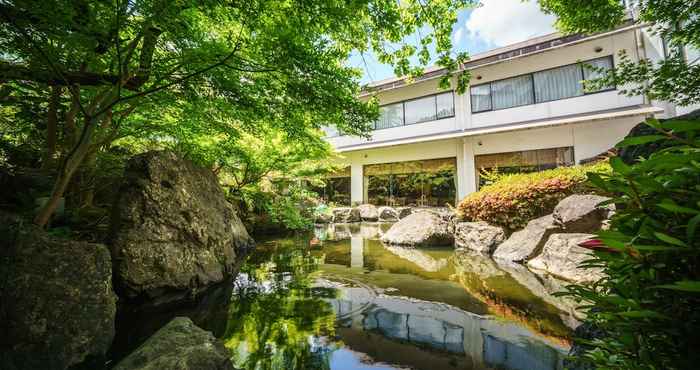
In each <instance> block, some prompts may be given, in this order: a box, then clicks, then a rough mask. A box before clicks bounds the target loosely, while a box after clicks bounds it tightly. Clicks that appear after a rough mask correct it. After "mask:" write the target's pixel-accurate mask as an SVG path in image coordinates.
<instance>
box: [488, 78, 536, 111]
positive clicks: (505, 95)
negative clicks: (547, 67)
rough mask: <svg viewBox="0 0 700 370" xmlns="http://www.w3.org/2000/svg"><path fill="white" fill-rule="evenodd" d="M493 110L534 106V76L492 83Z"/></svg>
mask: <svg viewBox="0 0 700 370" xmlns="http://www.w3.org/2000/svg"><path fill="white" fill-rule="evenodd" d="M491 95H492V98H493V99H492V101H493V103H492V104H493V109H504V108H510V107H517V106H520V105H526V104H532V103H533V101H532V100H533V99H532V76H531V75H525V76H520V77H513V78H509V79H507V80H501V81H496V82H492V83H491Z"/></svg>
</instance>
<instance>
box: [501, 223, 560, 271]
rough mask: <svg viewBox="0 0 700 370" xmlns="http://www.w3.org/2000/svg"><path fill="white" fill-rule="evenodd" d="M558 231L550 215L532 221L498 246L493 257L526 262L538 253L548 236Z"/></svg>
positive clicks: (558, 228)
mask: <svg viewBox="0 0 700 370" xmlns="http://www.w3.org/2000/svg"><path fill="white" fill-rule="evenodd" d="M560 231H561V228H560V227H559V226H557V225H556V224H555V223H554V217H553V216H552V215H547V216H544V217H540V218H537V219H534V220H532V221H530V222H528V223H527V226H525V228H524V229H522V230H520V231H516V232H514V233H513V234H511V236H510V237H509V238H508V239H507V240H506V241H505V242H503V243H502V244H501V245H499V246H498V248H496V251H495V252H494V253H493V257H494V258H497V259H501V260H505V261H513V262H524V261H527V260H529V259H531V258H534V257H535V256H536V255H537V254H539V253H540V251H541V250H542V248H543V247H544V243H546V242H547V240H548V239H549V236H550V235H552V234H554V233H556V232H560Z"/></svg>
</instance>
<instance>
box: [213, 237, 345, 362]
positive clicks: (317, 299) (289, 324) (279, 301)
mask: <svg viewBox="0 0 700 370" xmlns="http://www.w3.org/2000/svg"><path fill="white" fill-rule="evenodd" d="M296 245H298V244H297V241H291V242H287V243H280V244H276V245H274V246H265V247H263V250H262V251H259V252H258V253H255V255H253V256H251V260H250V261H248V263H246V264H245V265H244V266H243V268H242V269H241V273H240V277H241V278H239V279H238V281H237V284H238V286H237V287H236V289H235V292H234V299H235V303H234V304H233V305H232V306H231V311H230V317H229V321H228V326H227V329H226V334H225V335H224V340H225V342H226V346H227V347H228V348H229V349H231V350H232V359H233V361H234V364H235V366H236V367H238V368H245V369H328V368H330V364H329V358H330V352H331V351H332V350H333V349H334V348H335V347H334V346H333V345H328V344H322V343H320V342H319V339H318V337H320V336H332V335H333V332H334V322H335V313H334V311H333V309H332V308H331V306H330V305H329V304H328V303H327V302H325V301H324V300H323V299H324V298H328V297H329V296H330V297H333V295H334V294H335V291H333V290H327V289H326V290H319V289H312V288H311V287H310V286H311V283H312V282H313V280H314V275H313V274H312V273H313V272H314V271H316V270H317V269H318V262H319V261H318V259H316V258H314V257H312V256H311V255H310V254H309V253H308V251H306V250H302V249H298V247H296Z"/></svg>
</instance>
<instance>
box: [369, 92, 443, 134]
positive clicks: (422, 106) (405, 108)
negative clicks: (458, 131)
mask: <svg viewBox="0 0 700 370" xmlns="http://www.w3.org/2000/svg"><path fill="white" fill-rule="evenodd" d="M379 113H380V115H379V120H377V122H375V124H374V128H375V129H376V130H378V129H383V128H390V127H397V126H403V125H410V124H414V123H421V122H428V121H434V120H436V119H441V118H448V117H454V115H455V104H454V97H453V94H452V91H450V92H446V93H442V94H437V95H431V96H426V97H424V98H418V99H414V100H408V101H405V102H400V103H394V104H390V105H385V106H383V107H380V108H379Z"/></svg>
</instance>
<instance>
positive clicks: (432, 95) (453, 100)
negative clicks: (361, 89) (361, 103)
mask: <svg viewBox="0 0 700 370" xmlns="http://www.w3.org/2000/svg"><path fill="white" fill-rule="evenodd" d="M443 94H450V95H451V96H452V115H450V116H445V117H438V114H437V112H438V108H437V96H438V95H443ZM430 97H432V98H433V106H434V107H435V119H431V120H424V121H418V122H412V123H408V124H407V123H406V103H409V102H411V101H414V100H420V99H425V98H430ZM394 104H401V105H402V109H403V117H402V118H401V122H402V124H401V125H398V126H392V127H382V128H377V124H376V122H375V123H373V124H372V131H380V130H389V129H392V128H398V127H404V126H411V125H418V124H421V123H426V122H433V121H440V120H443V119H449V118H454V117H455V115H456V111H457V107H456V106H455V93H454V90H447V91H442V92H439V93H433V94H427V95H422V96H418V97H415V98H411V99H406V100H399V101H395V102H393V103H387V104H384V105H380V106H379V108H380V109H381V108H383V107H386V106H389V105H394Z"/></svg>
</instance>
